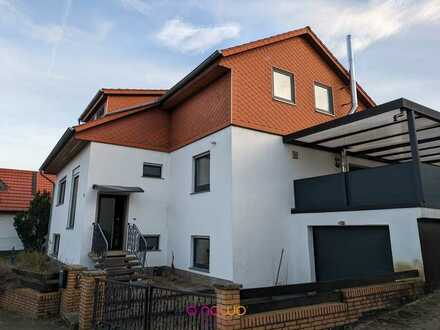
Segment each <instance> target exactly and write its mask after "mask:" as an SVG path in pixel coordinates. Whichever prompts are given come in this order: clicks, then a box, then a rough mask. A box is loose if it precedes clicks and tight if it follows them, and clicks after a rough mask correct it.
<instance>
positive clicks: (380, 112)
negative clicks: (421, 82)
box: [284, 99, 440, 165]
mask: <svg viewBox="0 0 440 330" xmlns="http://www.w3.org/2000/svg"><path fill="white" fill-rule="evenodd" d="M411 117H413V118H414V120H413V123H414V125H413V126H412V125H411V123H410V122H411V121H412V119H411ZM412 127H414V129H412ZM413 133H415V134H413ZM411 136H413V137H414V141H417V144H415V146H416V147H417V151H418V156H419V157H420V158H419V159H420V161H422V162H425V163H430V164H433V165H440V112H437V111H435V110H432V109H430V108H427V107H425V106H422V105H420V104H417V103H415V102H412V101H409V100H406V99H398V100H395V101H391V102H388V103H385V104H382V105H379V106H377V107H374V108H371V109H367V110H364V111H361V112H358V113H355V114H353V115H348V116H345V117H342V118H338V119H335V120H332V121H329V122H326V123H324V124H320V125H317V126H313V127H310V128H307V129H305V130H302V131H299V132H295V133H292V134H289V135H286V136H284V142H285V143H290V144H296V145H302V146H307V147H311V148H316V149H321V150H326V151H330V152H335V153H336V152H341V151H342V150H344V149H345V150H346V151H347V154H349V155H351V156H355V157H360V158H366V159H372V160H376V161H380V162H385V163H402V162H407V161H411V160H412V159H413V157H415V158H414V159H416V158H417V155H413V154H412V148H411Z"/></svg>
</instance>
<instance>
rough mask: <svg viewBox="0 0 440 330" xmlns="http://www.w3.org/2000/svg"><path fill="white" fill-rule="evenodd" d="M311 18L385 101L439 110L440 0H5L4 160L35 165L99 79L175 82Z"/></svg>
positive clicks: (0, 7)
mask: <svg viewBox="0 0 440 330" xmlns="http://www.w3.org/2000/svg"><path fill="white" fill-rule="evenodd" d="M305 25H309V26H311V27H312V29H313V30H314V31H315V32H316V33H317V34H318V36H319V37H320V38H321V39H322V40H323V41H324V42H325V43H326V44H327V46H328V47H329V48H330V49H331V50H332V51H333V52H334V53H335V54H336V55H337V57H338V58H339V59H340V60H341V61H342V63H344V64H346V58H345V35H346V34H348V33H352V34H353V38H354V45H355V50H356V63H357V71H358V80H359V82H360V83H361V84H362V85H363V87H364V88H365V89H366V90H367V92H368V93H369V94H370V95H371V96H372V97H373V98H374V99H375V100H376V102H377V103H381V102H385V101H388V100H391V99H393V98H397V97H401V96H404V97H407V98H410V99H413V100H415V101H418V102H421V103H423V104H425V105H428V106H431V107H433V108H436V109H440V93H439V86H440V65H439V58H440V42H439V41H440V0H418V1H403V0H401V1H359V0H352V1H349V0H339V1H319V0H318V1H290V0H278V1H275V0H272V1H259V0H252V1H250V0H225V1H221V0H217V1H209V0H204V1H202V0H200V1H198V0H192V1H184V0H180V1H171V0H165V1H150V0H95V1H90V0H39V1H31V0H27V1H25V0H16V1H14V0H0V90H1V93H0V111H1V114H2V119H1V120H0V132H1V133H0V134H1V142H0V167H11V168H21V169H37V168H38V167H39V166H40V165H41V163H42V161H43V160H44V159H45V157H46V156H47V154H48V153H49V152H50V150H51V149H52V147H53V146H54V144H55V143H56V142H57V140H58V138H59V137H60V136H61V134H62V133H63V132H64V130H65V129H66V128H67V127H68V126H71V125H74V124H75V123H76V121H77V118H78V116H79V114H80V113H81V112H82V110H83V109H84V107H85V106H86V105H87V103H88V102H89V101H90V99H91V98H92V97H93V95H94V94H95V93H96V91H97V90H98V89H99V88H101V87H116V88H117V87H119V88H124V87H130V88H136V87H138V88H169V87H171V86H172V85H173V84H174V83H175V82H177V81H178V80H179V79H181V78H182V77H183V76H184V75H185V74H186V73H188V72H189V71H191V70H192V69H193V68H194V67H195V66H196V65H197V64H198V63H200V62H201V61H202V60H203V59H204V58H206V57H207V56H208V55H209V54H210V53H211V52H212V51H213V50H215V49H219V48H220V49H221V48H224V47H228V46H232V45H236V44H240V43H243V42H247V41H251V40H254V39H257V38H262V37H266V36H269V35H272V34H276V33H281V32H285V31H288V30H292V29H296V28H300V27H303V26H305Z"/></svg>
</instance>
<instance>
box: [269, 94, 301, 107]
mask: <svg viewBox="0 0 440 330" xmlns="http://www.w3.org/2000/svg"><path fill="white" fill-rule="evenodd" d="M272 100H274V101H278V102H281V103H285V104H288V105H292V106H295V105H296V103H295V102H294V101H289V100H287V99H286V100H285V99H281V98H278V97H275V96H272Z"/></svg>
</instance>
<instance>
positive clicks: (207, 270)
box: [189, 267, 209, 274]
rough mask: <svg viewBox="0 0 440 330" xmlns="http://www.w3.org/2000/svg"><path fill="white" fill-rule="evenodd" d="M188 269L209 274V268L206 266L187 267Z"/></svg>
mask: <svg viewBox="0 0 440 330" xmlns="http://www.w3.org/2000/svg"><path fill="white" fill-rule="evenodd" d="M189 269H190V270H195V271H197V272H201V273H207V274H209V269H206V268H199V267H189Z"/></svg>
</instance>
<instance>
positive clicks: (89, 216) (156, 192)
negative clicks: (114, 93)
mask: <svg viewBox="0 0 440 330" xmlns="http://www.w3.org/2000/svg"><path fill="white" fill-rule="evenodd" d="M144 162H147V163H156V164H162V176H163V179H157V178H146V177H142V169H143V164H144ZM169 179H170V178H169V154H167V153H164V152H158V151H150V150H144V149H137V148H129V147H122V146H115V145H110V144H103V143H95V142H92V143H91V146H90V171H89V177H88V180H89V183H88V185H87V198H86V201H85V203H86V213H85V218H84V220H83V222H84V226H83V228H82V230H83V231H82V237H83V240H85V242H84V244H83V245H82V250H81V263H82V264H87V262H90V258H89V257H88V253H89V252H90V249H91V241H92V223H93V222H94V221H95V219H96V217H97V196H98V193H97V191H95V190H93V189H92V186H93V185H94V184H98V185H116V186H129V187H133V186H134V187H141V188H142V189H143V190H144V193H131V194H129V196H128V213H127V219H128V222H130V223H135V224H136V226H137V227H138V228H139V230H140V231H141V232H142V234H144V235H147V234H159V235H160V238H159V245H160V246H159V248H160V251H149V252H148V254H147V264H148V266H159V265H164V264H165V262H166V251H167V242H168V238H167V236H168V235H167V233H168V230H167V204H168V182H169Z"/></svg>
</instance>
